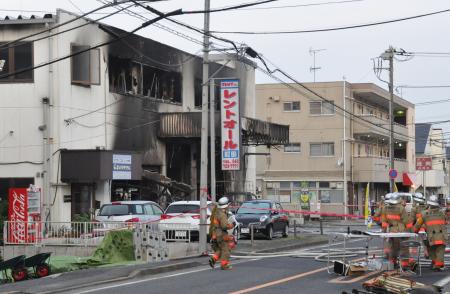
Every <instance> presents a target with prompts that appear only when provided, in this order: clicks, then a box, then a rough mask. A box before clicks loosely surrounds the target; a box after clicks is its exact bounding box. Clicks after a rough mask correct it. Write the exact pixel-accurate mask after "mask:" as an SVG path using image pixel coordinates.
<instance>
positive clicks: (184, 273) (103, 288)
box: [74, 258, 258, 294]
mask: <svg viewBox="0 0 450 294" xmlns="http://www.w3.org/2000/svg"><path fill="white" fill-rule="evenodd" d="M255 260H258V258H255V259H252V260H242V261H240V262H239V261H236V262H234V264H239V263H244V262H250V261H255ZM207 270H211V268H210V267H209V266H208V267H205V268H201V269H197V270H191V271H187V272H181V273H176V274H171V275H167V276H162V277H153V278H148V279H143V280H138V281H131V282H126V283H119V284H115V285H111V286H105V287H100V288H95V289H89V290H84V291H77V292H76V293H78V294H84V293H93V292H97V291H102V290H108V289H113V288H119V287H124V286H129V285H135V284H140V283H145V282H150V281H154V280H160V279H168V278H173V277H178V276H183V275H188V274H193V273H198V272H203V271H207ZM74 291H75V290H74Z"/></svg>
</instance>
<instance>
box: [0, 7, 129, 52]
mask: <svg viewBox="0 0 450 294" xmlns="http://www.w3.org/2000/svg"><path fill="white" fill-rule="evenodd" d="M125 2H129V1H128V0H125V1H123V2H122V3H125ZM114 5H116V4H115V3H113V4H106V5H103V6H100V7H97V8H95V9H93V10H91V11H88V12H86V13H83V14H82V15H79V16H77V17H75V18H72V19H70V20H68V21H65V22H62V23H60V24H58V25H56V26H52V27H51V28H48V29H45V30H41V31H39V32H36V33H32V34H29V35H26V36H24V37H21V38H19V39H16V40H14V41H10V42H6V43H3V44H1V45H0V48H4V47H7V46H9V45H11V44H14V43H17V42H20V41H23V40H25V39H28V38H31V37H35V36H38V35H40V34H43V33H47V32H50V31H51V30H54V29H57V28H59V27H62V26H65V25H67V24H69V23H72V22H74V21H76V20H78V19H81V18H84V17H86V16H88V15H89V14H92V13H94V12H96V11H99V10H102V9H104V8H107V7H110V6H114Z"/></svg>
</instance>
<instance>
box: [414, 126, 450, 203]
mask: <svg viewBox="0 0 450 294" xmlns="http://www.w3.org/2000/svg"><path fill="white" fill-rule="evenodd" d="M416 157H429V158H431V170H427V171H419V170H418V171H417V172H416V183H417V187H418V191H420V192H422V193H425V194H426V195H427V196H430V195H433V194H435V195H439V197H440V198H442V197H443V196H444V194H445V193H447V191H448V190H447V181H446V169H447V166H446V159H445V158H446V146H445V140H444V134H443V131H442V129H440V128H433V125H432V124H427V123H420V124H416ZM424 187H425V192H424Z"/></svg>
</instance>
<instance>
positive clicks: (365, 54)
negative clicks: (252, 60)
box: [0, 0, 450, 138]
mask: <svg viewBox="0 0 450 294" xmlns="http://www.w3.org/2000/svg"><path fill="white" fill-rule="evenodd" d="M102 1H105V0H40V1H36V0H1V1H0V16H3V17H4V16H6V15H10V16H17V15H18V14H22V15H24V16H30V15H31V14H35V15H41V16H42V15H43V14H44V13H45V12H53V13H54V12H55V10H56V8H62V9H65V10H69V11H73V12H76V13H80V11H83V12H87V11H89V10H92V9H94V8H96V7H98V6H101V5H102V3H101V2H102ZM254 1H256V0H226V1H223V0H211V7H212V8H216V7H224V6H230V5H238V4H242V3H248V2H254ZM151 6H152V7H154V8H157V9H159V10H161V11H165V12H167V11H172V10H175V9H179V8H182V9H183V10H185V11H189V10H201V9H203V7H204V1H203V0H168V1H162V2H158V3H151ZM281 6H283V7H282V8H275V7H281ZM445 9H450V2H449V1H448V0H278V1H274V2H271V3H267V4H264V5H259V6H254V7H250V8H247V9H242V10H239V11H237V10H235V11H227V12H220V13H213V14H211V30H213V31H214V30H215V31H286V30H311V29H323V28H334V27H341V26H349V25H356V24H366V23H372V22H379V21H386V20H392V19H397V18H404V17H410V16H414V15H419V14H425V13H430V12H435V11H439V10H445ZM16 10H17V11H16ZM133 10H134V11H136V12H137V13H139V14H140V15H141V16H143V17H151V16H152V15H151V14H148V13H147V12H145V11H144V10H143V9H142V8H133ZM112 11H114V10H113V9H111V8H110V9H106V10H102V11H101V13H105V12H112ZM102 16H104V14H94V15H92V18H93V19H96V18H99V17H102ZM176 19H177V20H180V21H183V22H185V23H188V24H190V25H192V26H196V27H203V15H202V14H196V15H183V16H178V17H176ZM102 22H104V23H107V24H110V25H114V26H117V27H120V28H122V29H124V30H131V29H133V28H135V27H137V26H139V25H140V24H141V23H142V22H143V20H141V19H138V18H136V17H133V16H130V15H128V14H117V15H115V16H112V17H110V18H106V19H105V20H102ZM159 24H162V25H165V26H167V27H170V28H171V29H174V30H176V31H178V32H182V33H184V34H186V35H189V36H191V37H193V38H195V39H197V40H198V41H201V40H202V35H200V34H198V33H193V32H192V31H190V30H188V29H186V28H183V27H179V26H177V25H175V24H173V23H171V22H169V21H167V20H164V21H161V22H159ZM449 29H450V11H449V12H446V13H441V14H437V15H433V16H427V17H423V18H418V19H413V20H407V21H403V22H397V23H392V24H385V25H379V26H372V27H365V28H357V29H350V30H342V31H330V32H318V33H303V34H284V35H238V34H217V35H219V36H223V37H225V38H228V39H231V40H233V41H235V42H239V43H245V44H247V45H249V46H251V47H252V48H253V49H255V50H256V51H257V52H259V53H261V54H262V55H263V56H264V58H267V59H268V60H270V61H271V62H273V63H274V64H275V65H276V66H277V67H279V68H281V69H283V70H284V71H286V72H288V73H289V74H290V75H292V76H293V77H295V78H296V79H297V80H298V81H301V82H312V81H313V74H312V73H311V71H310V67H311V66H312V64H313V56H312V55H311V53H310V49H325V50H322V51H319V52H318V53H317V55H316V66H318V67H321V69H320V70H318V71H317V72H316V81H337V80H343V79H344V78H345V79H346V80H347V81H348V82H351V83H357V82H373V83H376V84H378V85H379V86H381V87H383V88H386V89H387V85H386V84H385V83H384V82H382V81H379V80H378V79H377V77H376V75H375V74H374V72H373V63H372V59H373V58H374V57H378V56H380V54H381V53H382V52H383V51H385V50H386V49H388V48H389V46H394V47H395V48H397V49H400V48H401V49H404V50H406V51H408V52H446V53H449V55H447V56H444V57H441V56H433V57H423V56H415V57H413V58H412V59H411V60H408V61H396V62H395V64H394V84H395V87H396V89H397V91H398V92H397V94H398V95H399V96H401V97H403V98H404V99H407V100H409V101H411V102H412V103H423V102H427V101H435V100H445V99H450V93H449V92H450V74H449V72H450V71H449V69H450V38H449V37H448V36H449ZM139 34H140V35H142V36H145V37H149V38H152V39H155V40H157V41H160V42H163V43H166V44H168V45H171V46H174V47H177V48H179V49H182V50H185V51H188V52H190V53H195V54H200V52H201V51H200V50H201V45H199V44H198V43H195V42H192V41H188V40H186V39H184V38H181V37H180V36H176V35H173V34H171V33H168V32H167V31H165V30H162V29H160V28H157V27H154V26H152V27H147V28H145V29H144V30H142V31H140V32H139ZM214 42H215V43H214V46H220V45H223V43H221V42H217V41H214ZM225 46H228V45H225ZM386 66H387V64H386ZM382 78H383V79H388V72H387V71H385V72H384V73H383V76H382ZM256 82H257V83H272V82H276V81H275V80H273V79H271V78H270V77H268V76H266V75H264V74H262V73H260V72H257V75H256ZM405 85H406V86H413V87H417V86H449V87H442V88H435V87H433V88H405V87H399V86H405ZM448 119H450V102H446V103H438V104H432V105H426V106H417V107H416V122H429V121H440V120H448ZM435 127H436V128H439V127H440V128H443V129H444V131H446V132H450V124H449V123H447V124H439V125H435ZM447 135H448V134H447ZM449 137H450V136H449V135H448V136H447V138H449Z"/></svg>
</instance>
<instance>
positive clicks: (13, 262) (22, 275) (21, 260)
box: [0, 255, 28, 283]
mask: <svg viewBox="0 0 450 294" xmlns="http://www.w3.org/2000/svg"><path fill="white" fill-rule="evenodd" d="M8 270H10V271H11V276H10V275H8ZM0 272H2V273H3V280H1V282H2V283H5V282H6V283H7V282H10V281H11V278H12V279H13V280H14V281H15V282H18V281H23V280H25V279H26V278H27V275H28V274H27V269H26V267H25V255H19V256H16V257H14V258H11V259H8V260H5V261H2V262H0Z"/></svg>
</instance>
